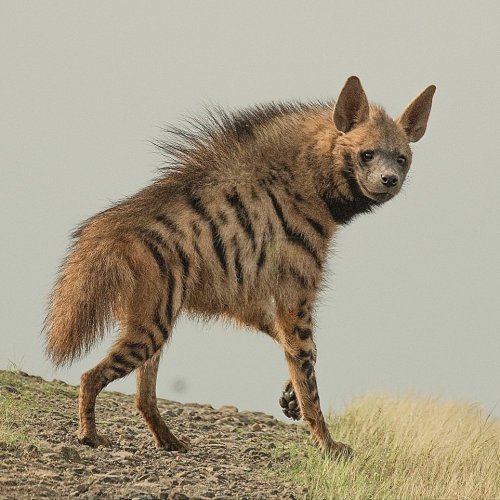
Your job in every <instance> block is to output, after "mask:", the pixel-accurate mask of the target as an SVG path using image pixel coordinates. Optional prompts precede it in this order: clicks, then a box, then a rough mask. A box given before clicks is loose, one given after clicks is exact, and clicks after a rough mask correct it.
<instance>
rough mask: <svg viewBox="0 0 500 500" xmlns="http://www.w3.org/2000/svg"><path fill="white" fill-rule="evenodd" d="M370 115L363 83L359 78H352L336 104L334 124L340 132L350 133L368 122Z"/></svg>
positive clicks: (348, 80)
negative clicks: (357, 126)
mask: <svg viewBox="0 0 500 500" xmlns="http://www.w3.org/2000/svg"><path fill="white" fill-rule="evenodd" d="M369 114H370V106H369V104H368V99H367V98H366V94H365V91H364V90H363V87H362V86H361V82H360V81H359V78H358V77H357V76H350V77H349V78H348V79H347V81H346V82H345V84H344V88H343V89H342V90H341V91H340V95H339V98H338V99H337V102H336V103H335V109H334V111H333V123H335V126H336V127H337V130H339V131H340V132H349V130H351V129H352V128H354V127H355V126H356V125H359V124H360V123H362V122H364V121H365V120H367V119H368V116H369Z"/></svg>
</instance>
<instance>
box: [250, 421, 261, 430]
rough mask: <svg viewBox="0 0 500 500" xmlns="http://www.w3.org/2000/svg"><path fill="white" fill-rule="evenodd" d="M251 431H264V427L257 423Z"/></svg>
mask: <svg viewBox="0 0 500 500" xmlns="http://www.w3.org/2000/svg"><path fill="white" fill-rule="evenodd" d="M250 430H252V431H253V432H258V431H261V430H262V427H261V425H260V424H257V423H255V424H253V425H252V426H251V427H250Z"/></svg>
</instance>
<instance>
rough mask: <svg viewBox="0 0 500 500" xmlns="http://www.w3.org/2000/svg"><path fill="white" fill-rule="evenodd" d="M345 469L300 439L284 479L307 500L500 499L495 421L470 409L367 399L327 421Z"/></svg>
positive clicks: (499, 439)
mask: <svg viewBox="0 0 500 500" xmlns="http://www.w3.org/2000/svg"><path fill="white" fill-rule="evenodd" d="M329 423H330V427H331V431H332V434H333V436H334V438H335V439H336V440H339V441H342V442H345V443H349V444H350V445H351V446H352V447H353V448H354V450H355V457H354V458H353V460H352V461H350V462H347V463H336V462H332V461H330V460H325V459H323V458H322V457H321V456H320V455H319V453H318V452H317V451H316V450H315V449H313V448H312V446H311V445H310V444H309V441H308V438H307V437H304V439H303V441H304V442H303V443H301V446H299V447H297V448H295V449H292V452H291V455H292V457H291V461H290V465H289V466H288V474H289V476H290V479H291V480H292V481H294V482H296V483H299V484H301V485H304V486H305V487H306V489H307V491H308V498H311V499H315V500H316V499H350V500H355V499H363V500H365V499H405V500H406V499H408V500H410V499H433V500H434V499H467V500H474V499H477V500H494V499H500V422H499V421H498V420H496V419H494V418H492V417H489V416H486V415H485V414H484V413H483V412H482V411H481V410H480V409H479V408H478V407H477V406H475V405H467V404H460V403H440V402H439V401H437V400H436V399H424V398H417V397H414V396H405V397H396V396H387V395H381V396H374V395H370V396H366V397H364V398H361V399H359V400H357V401H355V402H354V403H352V404H351V405H350V406H349V407H348V408H347V409H346V411H345V412H344V413H343V414H341V415H339V416H336V417H333V418H330V419H329Z"/></svg>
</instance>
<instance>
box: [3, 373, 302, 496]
mask: <svg viewBox="0 0 500 500" xmlns="http://www.w3.org/2000/svg"><path fill="white" fill-rule="evenodd" d="M77 395H78V387H73V386H69V385H67V384H65V383H63V382H58V381H54V382H46V381H44V380H42V379H41V378H40V377H31V376H28V375H27V374H25V373H22V372H2V371H0V419H3V421H2V420H0V429H3V431H2V433H0V499H2V500H7V499H12V500H14V499H15V500H20V499H25V498H26V499H30V498H33V499H40V498H51V499H55V498H57V499H66V498H85V499H97V498H110V499H119V498H120V499H122V498H123V499H137V500H139V499H141V500H146V499H177V500H181V499H194V498H198V499H208V498H217V499H223V498H226V499H257V498H259V499H273V498H279V499H294V498H302V497H303V496H304V495H305V492H304V491H299V490H298V487H297V486H295V485H293V484H291V483H289V482H287V481H286V480H285V479H284V474H283V470H284V467H285V466H286V463H287V459H288V456H289V453H288V451H287V447H289V446H290V444H292V443H297V442H298V441H299V440H300V436H301V434H302V433H303V429H302V428H301V427H300V426H294V425H288V424H285V423H283V422H280V421H277V420H275V419H274V418H273V417H272V416H270V415H266V414H263V413H255V412H247V411H238V410H237V409H236V408H235V407H232V406H225V407H221V408H218V409H214V408H212V407H211V406H208V405H199V404H180V403H176V402H174V401H167V400H159V408H160V412H161V414H162V415H163V417H164V418H165V419H166V420H167V421H168V422H169V424H170V427H171V429H172V430H173V431H174V433H176V434H177V435H178V436H179V437H182V438H187V439H189V441H190V443H191V450H190V451H189V452H187V453H178V452H163V451H161V450H157V449H156V448H155V447H154V444H153V442H152V438H151V437H150V435H149V432H148V430H147V429H146V428H145V426H144V424H143V422H142V418H141V417H140V416H139V415H138V414H137V412H136V410H135V409H134V406H133V396H128V395H124V394H119V393H114V392H104V393H103V394H102V395H101V396H100V397H99V400H98V405H97V420H98V429H100V431H101V432H102V433H103V434H105V435H106V436H107V437H109V438H110V439H111V440H112V441H113V448H110V449H108V448H102V447H100V448H97V449H91V448H88V447H84V446H81V445H79V444H78V442H77V441H76V438H75V432H76V429H77ZM6 429H7V431H6ZM11 432H12V433H13V437H12V436H10V433H11ZM9 436H10V437H9Z"/></svg>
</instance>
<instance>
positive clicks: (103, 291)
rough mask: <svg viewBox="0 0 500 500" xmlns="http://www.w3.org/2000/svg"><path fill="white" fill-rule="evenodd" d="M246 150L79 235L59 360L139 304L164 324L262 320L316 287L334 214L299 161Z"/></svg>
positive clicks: (53, 315) (62, 291)
mask: <svg viewBox="0 0 500 500" xmlns="http://www.w3.org/2000/svg"><path fill="white" fill-rule="evenodd" d="M293 124H294V121H292V125H293ZM270 133H272V130H271V131H270ZM241 153H242V152H241V151H240V158H232V157H219V158H210V156H209V155H208V154H207V158H206V161H207V163H208V166H205V167H204V168H203V169H199V168H194V167H193V168H191V169H190V168H189V166H188V167H186V169H185V171H177V172H176V171H174V172H172V173H171V174H169V175H167V176H166V177H165V178H162V179H160V180H158V181H157V182H156V183H155V184H153V185H152V186H149V187H148V188H146V189H144V190H142V191H141V192H139V193H137V194H136V195H134V196H132V197H130V198H128V199H127V200H125V201H123V202H121V203H119V204H117V205H116V206H114V207H112V208H110V209H108V210H106V211H104V212H102V213H100V214H98V215H97V216H95V217H93V218H91V219H90V220H88V221H87V222H85V223H84V224H83V225H82V226H81V228H80V229H79V230H78V231H76V233H75V242H74V245H73V248H72V250H71V252H70V254H69V256H68V258H67V259H66V262H65V263H64V265H63V267H62V270H61V274H60V278H59V280H58V283H57V285H56V287H55V289H54V292H53V295H52V301H51V307H50V310H49V315H48V318H47V324H46V327H47V331H48V342H47V347H48V352H49V354H50V356H51V357H52V359H53V360H54V361H55V362H56V363H58V364H61V363H65V362H70V361H71V360H72V359H73V358H74V357H75V356H78V355H79V354H81V353H83V352H85V351H87V350H88V349H89V348H90V347H91V346H92V345H93V343H94V341H95V340H96V339H98V338H100V337H101V336H102V334H103V332H104V329H105V327H106V325H107V324H109V323H110V322H111V321H112V320H116V321H118V322H120V323H121V324H122V325H123V324H126V323H127V322H130V321H138V320H137V319H136V318H135V317H134V315H135V314H136V312H134V309H136V310H137V311H143V313H142V314H143V315H144V314H151V315H153V317H154V316H156V315H157V312H156V311H155V310H154V309H155V308H163V309H164V310H165V313H166V315H167V323H171V322H172V319H173V318H174V317H175V316H176V315H177V314H178V312H180V310H181V309H183V310H185V311H187V312H191V313H195V314H201V315H203V316H213V315H223V316H226V317H231V318H233V319H236V320H242V321H243V322H245V323H246V324H250V325H254V326H255V327H257V328H259V327H264V328H265V323H266V322H269V321H271V320H272V309H273V307H274V306H273V304H276V303H277V304H280V303H283V304H289V303H290V302H296V299H295V297H298V295H299V292H298V291H297V290H298V288H299V289H300V287H301V286H304V284H306V283H307V284H309V285H311V286H314V285H316V284H317V283H315V282H317V281H318V280H319V274H320V271H321V262H322V261H323V259H324V255H325V253H326V251H327V245H328V236H329V235H330V231H331V219H330V215H329V214H328V211H327V210H326V208H325V207H324V206H322V205H321V203H318V201H319V200H317V199H316V197H317V196H316V195H315V193H313V192H312V190H310V186H309V185H308V183H307V177H304V175H301V173H300V172H297V167H296V164H295V168H293V165H292V164H290V166H287V162H286V161H285V162H283V161H281V162H280V163H276V164H273V165H271V167H270V166H269V164H267V163H265V162H263V161H262V160H261V158H259V156H253V152H252V150H251V148H250V149H249V151H245V154H246V156H249V158H245V159H243V158H242V156H243V155H242V154H241ZM287 154H289V147H288V149H287ZM215 161H217V164H215V165H214V162H215ZM211 165H214V167H213V168H212V167H211ZM190 170H191V171H190ZM299 205H300V208H299ZM165 294H166V296H165ZM148 321H150V318H149V319H148Z"/></svg>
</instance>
